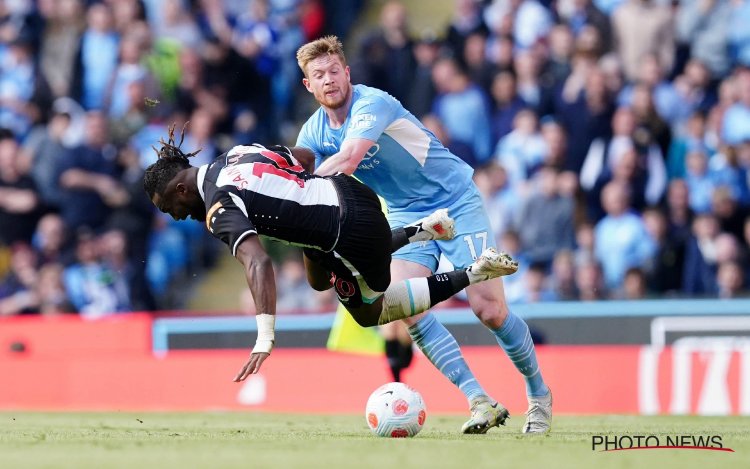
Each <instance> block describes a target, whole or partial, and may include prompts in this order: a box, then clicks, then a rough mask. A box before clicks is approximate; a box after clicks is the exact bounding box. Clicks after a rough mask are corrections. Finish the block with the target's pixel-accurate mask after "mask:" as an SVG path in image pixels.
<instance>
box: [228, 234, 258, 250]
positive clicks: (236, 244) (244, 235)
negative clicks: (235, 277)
mask: <svg viewBox="0 0 750 469" xmlns="http://www.w3.org/2000/svg"><path fill="white" fill-rule="evenodd" d="M251 234H258V232H257V231H255V230H247V231H245V232H244V233H242V234H241V235H240V237H239V238H237V241H235V242H234V246H232V256H236V255H237V247H238V246H239V245H240V243H241V242H242V240H243V239H245V238H247V237H248V236H249V235H251Z"/></svg>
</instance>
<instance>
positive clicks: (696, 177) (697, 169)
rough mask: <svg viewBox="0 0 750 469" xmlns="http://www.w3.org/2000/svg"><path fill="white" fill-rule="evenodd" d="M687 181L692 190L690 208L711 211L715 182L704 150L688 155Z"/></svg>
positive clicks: (698, 211) (689, 188) (699, 211)
mask: <svg viewBox="0 0 750 469" xmlns="http://www.w3.org/2000/svg"><path fill="white" fill-rule="evenodd" d="M685 182H686V183H687V186H688V190H689V191H690V209H691V210H692V211H693V212H695V213H706V212H709V211H710V210H711V194H713V191H714V187H715V182H714V180H713V179H712V178H711V175H710V174H709V172H708V158H707V157H706V154H705V153H703V152H702V151H700V150H698V151H693V152H691V153H689V154H688V155H687V170H686V175H685Z"/></svg>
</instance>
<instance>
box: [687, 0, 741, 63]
mask: <svg viewBox="0 0 750 469" xmlns="http://www.w3.org/2000/svg"><path fill="white" fill-rule="evenodd" d="M731 3H732V2H731V0H683V1H681V2H680V7H679V8H678V9H677V15H676V17H675V33H676V36H677V40H678V41H679V42H681V43H683V44H685V45H686V46H687V47H688V49H689V50H690V57H691V58H695V59H698V60H700V61H701V62H703V63H705V64H706V65H707V66H708V68H709V70H711V74H712V75H713V76H714V77H721V76H723V75H724V74H726V73H727V71H728V70H729V66H730V60H729V54H728V51H729V47H728V44H727V26H728V25H729V23H730V19H731V15H732V10H733V8H732V5H731Z"/></svg>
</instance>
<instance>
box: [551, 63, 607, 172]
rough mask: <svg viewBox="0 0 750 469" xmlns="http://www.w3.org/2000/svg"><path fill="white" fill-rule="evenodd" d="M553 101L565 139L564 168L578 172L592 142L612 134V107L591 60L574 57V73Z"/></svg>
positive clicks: (600, 76)
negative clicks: (565, 135) (610, 124)
mask: <svg viewBox="0 0 750 469" xmlns="http://www.w3.org/2000/svg"><path fill="white" fill-rule="evenodd" d="M553 101H554V104H553V107H554V114H555V117H556V118H557V120H558V122H559V123H560V125H561V126H562V127H563V129H565V133H566V134H567V137H568V138H567V143H568V145H567V155H566V157H565V169H566V170H570V171H573V172H575V173H579V172H580V171H581V167H582V166H583V162H584V158H585V156H586V152H587V151H588V149H589V147H590V146H591V143H592V142H593V141H594V140H596V139H597V138H607V137H609V135H611V133H612V131H611V129H610V126H609V122H611V119H612V115H613V113H614V106H613V103H612V99H611V97H610V96H609V91H608V90H607V88H606V86H605V81H604V75H603V74H602V73H601V71H599V70H598V69H597V68H596V65H595V63H594V62H593V57H591V56H590V55H589V54H582V53H578V54H576V56H575V57H574V59H573V71H572V72H571V74H570V76H569V77H568V79H567V80H566V81H565V83H563V85H562V86H561V87H559V88H558V89H557V90H556V92H555V96H554V98H553Z"/></svg>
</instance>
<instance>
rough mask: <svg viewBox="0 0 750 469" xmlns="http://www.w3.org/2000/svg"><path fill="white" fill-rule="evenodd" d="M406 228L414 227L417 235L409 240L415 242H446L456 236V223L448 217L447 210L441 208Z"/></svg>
mask: <svg viewBox="0 0 750 469" xmlns="http://www.w3.org/2000/svg"><path fill="white" fill-rule="evenodd" d="M407 226H416V227H417V233H416V234H415V235H414V236H412V237H410V238H409V242H410V243H414V242H417V241H448V240H451V239H453V238H454V237H455V236H456V222H455V221H454V220H453V218H451V217H450V216H448V209H447V208H441V209H439V210H435V211H434V212H433V213H432V214H430V215H428V216H426V217H424V218H422V219H420V220H417V221H415V222H414V223H411V224H409V225H407Z"/></svg>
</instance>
